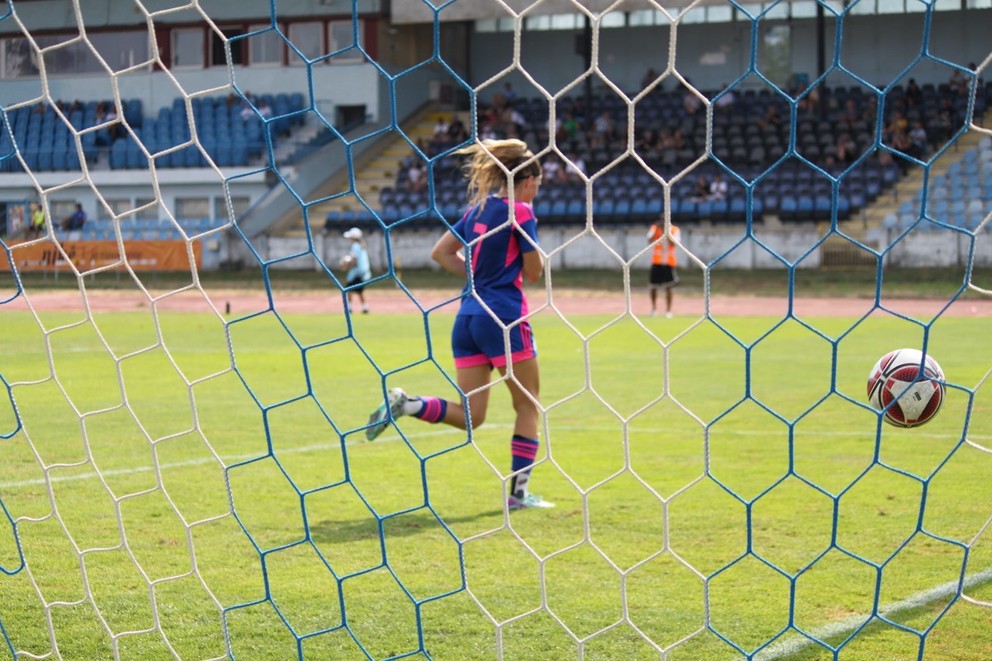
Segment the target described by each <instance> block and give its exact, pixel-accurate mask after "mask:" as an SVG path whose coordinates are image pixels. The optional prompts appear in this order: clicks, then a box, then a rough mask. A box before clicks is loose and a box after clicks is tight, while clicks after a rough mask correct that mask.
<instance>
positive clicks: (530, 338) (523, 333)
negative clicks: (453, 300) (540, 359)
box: [451, 314, 537, 367]
mask: <svg viewBox="0 0 992 661" xmlns="http://www.w3.org/2000/svg"><path fill="white" fill-rule="evenodd" d="M509 330H510V362H512V363H519V362H520V361H522V360H528V359H530V358H536V357H537V343H536V342H535V341H534V335H533V333H532V332H531V329H530V324H529V323H528V322H526V321H521V322H520V323H518V324H515V325H514V326H512V327H511V328H510V329H509ZM504 339H505V338H504V335H503V326H502V325H501V324H500V323H499V322H498V321H496V320H495V319H493V318H492V317H490V316H489V315H487V314H485V315H478V314H474V315H458V316H457V317H455V325H454V327H453V328H452V329H451V352H452V354H453V355H454V357H455V367H475V366H476V365H489V366H490V367H505V366H506V344H505V343H504Z"/></svg>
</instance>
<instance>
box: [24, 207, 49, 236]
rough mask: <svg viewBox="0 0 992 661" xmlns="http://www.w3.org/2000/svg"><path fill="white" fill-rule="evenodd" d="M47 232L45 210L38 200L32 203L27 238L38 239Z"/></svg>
mask: <svg viewBox="0 0 992 661" xmlns="http://www.w3.org/2000/svg"><path fill="white" fill-rule="evenodd" d="M44 233H45V210H44V209H43V208H42V207H41V205H40V204H38V203H37V202H32V203H31V208H30V215H29V217H28V228H27V238H28V239H37V238H38V237H40V236H41V235H42V234H44Z"/></svg>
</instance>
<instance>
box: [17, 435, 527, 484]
mask: <svg viewBox="0 0 992 661" xmlns="http://www.w3.org/2000/svg"><path fill="white" fill-rule="evenodd" d="M487 426H492V427H505V428H507V429H510V428H512V426H513V425H509V424H507V425H487ZM455 433H461V430H460V429H454V428H452V429H450V430H449V429H439V430H435V431H427V432H421V433H418V434H417V437H418V438H420V437H425V436H442V435H446V434H455ZM400 440H402V439H401V438H400V437H399V436H393V437H380V438H379V439H376V441H375V444H376V445H381V444H383V443H395V442H397V441H400ZM365 444H366V441H346V442H345V445H348V446H352V445H365ZM337 446H338V444H337V443H316V444H314V445H307V446H303V447H299V448H285V449H281V450H279V449H277V450H276V454H280V455H281V454H296V453H298V452H313V451H316V450H329V449H331V448H336V447H337ZM260 457H262V455H260V454H244V455H235V456H234V457H231V458H230V459H229V460H228V461H229V464H228V465H230V464H235V463H239V462H242V461H248V460H249V459H258V458H260ZM214 463H217V460H216V459H215V458H214V457H202V458H200V459H189V460H187V461H175V462H170V463H167V464H159V468H160V469H168V468H182V467H184V466H200V465H203V464H214ZM153 471H154V468H153V467H152V466H140V467H137V468H119V469H115V470H105V471H102V472H101V473H96V472H93V471H90V472H88V473H80V474H79V475H64V476H60V477H51V478H49V479H47V480H46V479H44V478H35V479H33V480H23V481H20V482H0V489H14V488H17V487H30V486H37V485H39V484H47V483H48V482H53V483H55V482H72V481H75V480H92V479H95V478H97V477H99V476H100V475H103V476H109V475H135V474H137V473H150V472H153Z"/></svg>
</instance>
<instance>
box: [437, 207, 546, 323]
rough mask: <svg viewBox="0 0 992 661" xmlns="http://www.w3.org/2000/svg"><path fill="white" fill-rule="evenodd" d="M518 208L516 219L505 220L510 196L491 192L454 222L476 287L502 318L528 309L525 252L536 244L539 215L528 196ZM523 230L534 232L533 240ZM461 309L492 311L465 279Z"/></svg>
mask: <svg viewBox="0 0 992 661" xmlns="http://www.w3.org/2000/svg"><path fill="white" fill-rule="evenodd" d="M515 211H516V218H515V222H514V223H513V224H512V225H510V224H506V219H507V218H508V217H509V214H510V209H509V202H508V200H507V199H506V198H500V197H496V196H495V195H491V196H490V197H489V199H487V200H486V203H485V205H483V207H482V210H481V211H480V210H479V207H478V206H475V207H472V208H471V209H469V210H468V212H467V213H466V214H465V215H464V216H463V217H462V219H461V220H459V221H458V222H457V223H455V225H454V227H452V232H454V234H456V235H457V236H459V237H461V238H462V240H464V241H465V243H466V244H468V250H469V252H468V253H467V255H466V257H467V258H468V259H470V260H471V266H472V275H473V279H474V285H475V291H476V293H478V295H479V297H480V298H482V300H484V301H485V302H486V305H488V306H489V307H490V308H491V309H492V311H493V312H494V313H495V314H496V316H497V317H499V319H500V321H503V322H506V323H511V322H514V321H516V320H518V319H520V318H521V317H523V316H525V315H526V314H528V312H529V310H528V308H527V296H526V295H525V294H524V289H523V263H524V260H523V254H524V253H525V252H530V251H532V250H535V249H536V248H535V247H536V246H537V219H536V218H535V217H534V210H533V208H532V207H531V206H530V205H529V204H526V203H524V202H516V203H515ZM504 224H506V225H505V227H503V228H501V229H500V230H498V231H496V232H495V233H493V234H491V235H489V236H487V237H486V238H484V239H481V240H478V237H480V236H482V235H484V234H486V233H487V232H489V231H491V230H492V229H493V228H495V227H499V226H500V225H504ZM524 235H526V236H527V237H530V241H528V240H527V238H525V236H524ZM531 241H533V243H531ZM473 242H474V243H473ZM458 314H459V315H487V316H488V315H489V313H488V312H487V311H486V309H485V308H483V307H482V305H480V303H479V301H478V300H476V298H475V296H473V295H472V288H471V286H470V285H469V284H467V283H466V285H465V290H464V291H463V297H462V305H461V309H460V310H459V311H458Z"/></svg>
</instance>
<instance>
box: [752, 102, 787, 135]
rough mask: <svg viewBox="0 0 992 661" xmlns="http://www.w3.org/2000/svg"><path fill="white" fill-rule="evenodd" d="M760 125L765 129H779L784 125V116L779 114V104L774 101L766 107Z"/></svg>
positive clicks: (759, 121)
mask: <svg viewBox="0 0 992 661" xmlns="http://www.w3.org/2000/svg"><path fill="white" fill-rule="evenodd" d="M757 124H758V126H760V127H761V128H763V129H769V130H770V129H777V128H779V127H780V126H782V117H781V116H780V115H779V114H778V106H777V105H775V104H774V103H769V104H768V107H767V108H765V114H764V116H763V117H762V118H761V119H759V120H758V122H757Z"/></svg>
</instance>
